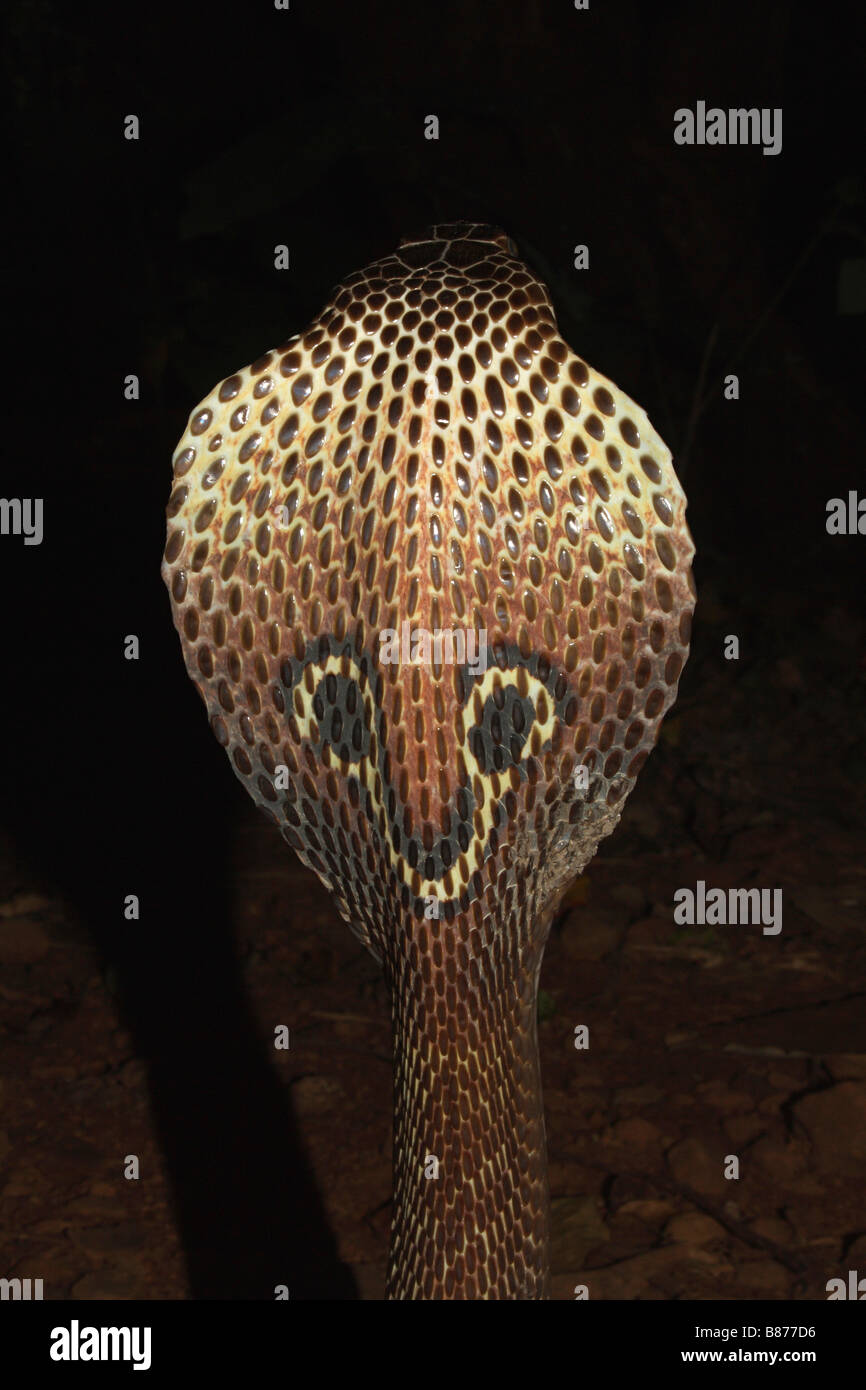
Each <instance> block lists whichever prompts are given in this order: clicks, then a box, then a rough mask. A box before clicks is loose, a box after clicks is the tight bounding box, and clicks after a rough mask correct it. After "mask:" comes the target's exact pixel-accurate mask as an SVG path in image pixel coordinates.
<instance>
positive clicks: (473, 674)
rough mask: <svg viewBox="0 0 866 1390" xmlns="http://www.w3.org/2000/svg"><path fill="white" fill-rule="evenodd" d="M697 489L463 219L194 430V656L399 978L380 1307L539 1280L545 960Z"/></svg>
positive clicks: (684, 646)
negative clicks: (387, 1232) (539, 1018)
mask: <svg viewBox="0 0 866 1390" xmlns="http://www.w3.org/2000/svg"><path fill="white" fill-rule="evenodd" d="M685 507H686V501H685V497H684V494H683V491H682V489H681V487H680V485H679V483H678V481H677V478H676V476H675V474H674V471H673V468H672V465H671V456H670V453H669V451H668V449H667V448H666V447H665V445H664V444H663V443H662V441H661V439H660V438H659V436H658V434H657V433H656V431H655V430H654V429H653V427H652V425H651V424H650V422H649V420H648V418H647V416H646V415H645V413H644V412H643V411H642V410H641V409H640V408H639V407H638V406H637V405H635V404H634V402H633V401H632V400H630V399H629V397H628V396H626V395H625V394H624V393H623V392H622V391H621V390H619V388H618V387H616V386H615V385H614V383H613V382H611V381H609V380H608V379H607V378H605V377H603V376H601V375H599V373H598V372H595V371H593V370H592V368H590V367H589V366H588V365H587V364H586V363H585V362H584V361H582V360H581V359H580V358H579V357H577V356H576V355H575V354H574V353H573V352H572V351H571V349H570V348H569V347H568V346H567V344H566V343H565V342H564V341H563V339H562V337H561V336H560V334H559V332H558V330H557V325H556V319H555V317H554V312H553V308H552V306H551V301H550V296H549V293H548V290H547V287H546V286H545V285H544V284H543V283H542V282H541V281H540V280H539V279H538V278H537V276H536V275H534V274H533V273H532V271H531V270H530V269H529V268H528V267H527V266H526V265H525V264H524V263H523V262H522V260H521V259H520V258H519V256H518V254H517V248H516V246H515V244H514V242H513V241H512V240H511V239H510V238H509V237H508V236H506V235H505V234H504V233H503V232H501V231H499V230H498V229H497V228H495V227H491V226H487V225H482V224H478V223H453V224H445V225H438V226H435V227H433V228H431V229H429V231H428V232H427V233H426V234H425V235H424V236H422V237H420V238H405V239H404V240H403V241H402V242H401V243H400V245H399V247H398V249H397V250H396V251H395V252H393V253H392V254H390V255H388V256H386V257H385V258H384V259H381V260H378V261H376V262H374V263H373V264H372V265H370V266H368V267H367V268H366V269H365V270H362V271H359V272H357V273H355V274H353V275H350V276H349V278H348V279H346V280H344V281H343V282H342V284H341V285H340V286H338V287H337V289H336V290H335V291H334V293H333V295H332V297H331V299H330V300H329V302H328V303H327V304H326V306H325V308H324V309H323V310H322V312H321V313H320V314H319V315H318V317H317V318H315V319H314V320H313V322H312V324H311V325H310V326H309V328H308V329H307V330H306V331H305V332H304V333H302V334H297V335H295V336H294V337H291V338H289V339H288V340H287V341H286V342H285V343H283V345H282V346H281V347H279V348H276V349H275V350H273V351H270V352H266V353H265V354H264V356H262V357H260V358H258V360H257V361H255V362H253V363H252V365H251V366H249V367H246V368H244V369H243V370H242V371H239V372H237V373H235V374H234V375H232V376H229V377H227V378H226V379H225V380H224V381H223V382H221V383H220V384H219V385H218V386H216V387H214V389H213V391H212V392H211V393H210V395H209V396H207V397H206V398H205V400H203V401H202V402H201V404H200V405H199V406H197V408H196V409H195V410H194V411H193V413H192V415H191V416H190V419H189V424H188V427H187V430H186V432H185V434H184V435H183V437H182V439H181V440H180V444H179V446H178V450H177V453H176V456H175V459H174V485H173V491H172V493H171V498H170V501H169V504H168V538H167V544H166V547H165V552H164V563H163V567H162V573H163V578H164V580H165V582H166V584H167V585H168V588H169V592H170V595H171V600H172V607H173V616H174V622H175V625H176V627H177V630H178V632H179V634H180V639H181V644H182V648H183V655H184V658H185V661H186V666H187V670H188V672H189V675H190V676H191V677H192V679H193V681H194V682H195V684H196V686H197V687H198V690H199V693H200V694H201V696H202V698H203V700H204V702H205V705H206V707H207V711H208V714H209V716H210V723H211V727H212V729H213V732H214V734H215V735H216V738H217V740H218V741H219V743H220V744H222V746H223V747H224V748H225V750H226V752H227V753H228V756H229V758H230V760H231V763H232V767H233V769H234V771H235V773H236V774H237V776H238V777H239V778H240V780H241V782H242V783H243V785H244V786H245V787H246V789H247V791H248V792H249V793H250V795H251V796H252V798H253V800H254V801H255V802H256V803H257V804H258V805H259V806H260V807H261V808H262V810H264V811H265V812H266V813H267V814H268V815H269V816H270V818H271V819H272V820H273V821H274V822H275V823H276V824H277V825H278V826H279V827H280V830H281V832H282V835H283V836H284V838H285V839H286V840H287V841H288V843H289V844H290V845H291V846H292V848H293V849H294V850H295V851H296V853H297V854H298V855H299V857H300V858H301V860H302V861H303V862H304V863H305V864H306V865H308V866H309V867H310V868H312V869H314V870H315V872H316V873H317V874H318V876H319V878H320V879H321V881H322V882H323V883H324V885H325V886H326V888H327V889H329V890H330V892H331V894H332V895H333V899H334V901H335V903H336V905H337V907H338V909H339V911H340V913H341V914H342V916H343V917H344V918H345V919H346V921H347V922H348V923H349V925H350V926H351V928H352V930H353V931H354V933H355V935H356V936H357V937H358V938H360V940H361V941H362V942H363V944H364V945H365V946H366V947H367V949H368V950H370V951H371V952H372V953H373V954H374V956H375V957H376V958H377V960H378V961H379V962H380V963H381V964H382V966H383V968H384V971H385V976H386V979H387V983H388V986H389V990H390V995H391V1000H392V1020H393V1039H394V1059H395V1069H394V1205H393V1217H392V1226H391V1243H390V1256H389V1265H388V1280H387V1296H388V1297H389V1298H392V1299H540V1298H546V1297H549V1236H548V1230H549V1215H548V1209H549V1200H548V1192H547V1172H546V1145H545V1134H544V1114H543V1109H542V1099H541V1082H540V1072H539V1062H538V1046H537V1035H536V996H537V987H538V977H539V971H540V968H541V960H542V954H543V951H544V946H545V943H546V940H547V937H548V934H549V929H550V924H551V920H552V917H553V914H554V912H555V909H556V907H557V904H558V903H559V902H560V900H561V898H562V897H563V895H564V893H565V891H566V890H567V888H568V886H569V885H570V883H571V882H572V880H573V879H574V878H575V876H576V875H577V874H579V873H580V872H581V871H582V870H583V869H584V867H585V865H586V864H587V862H588V860H589V859H591V857H592V856H593V854H594V853H595V851H596V849H597V847H598V844H599V841H600V840H601V839H602V838H603V837H604V836H605V835H608V834H609V833H610V832H611V831H612V830H613V828H614V827H615V826H616V824H617V822H618V821H619V818H620V815H621V813H622V808H623V803H624V801H625V798H626V797H627V796H628V794H629V792H630V791H631V789H632V787H633V786H634V783H635V778H636V777H637V775H638V772H639V770H640V768H641V767H642V765H643V764H644V762H645V761H646V758H647V756H648V754H649V752H650V750H651V748H652V746H653V744H654V743H655V740H656V737H657V735H658V730H659V725H660V722H661V720H662V718H663V716H664V714H665V713H666V711H667V710H668V709H669V708H670V706H671V705H672V704H673V702H674V700H675V698H676V691H677V683H678V679H679V676H680V672H681V670H682V667H683V663H684V662H685V660H686V658H687V656H688V649H689V639H690V628H691V616H692V611H693V607H694V594H695V590H694V585H693V582H692V576H691V561H692V556H693V554H694V546H693V544H692V539H691V536H690V534H689V531H688V527H687V525H686V521H685Z"/></svg>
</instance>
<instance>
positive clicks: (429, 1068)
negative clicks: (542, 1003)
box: [386, 923, 549, 1300]
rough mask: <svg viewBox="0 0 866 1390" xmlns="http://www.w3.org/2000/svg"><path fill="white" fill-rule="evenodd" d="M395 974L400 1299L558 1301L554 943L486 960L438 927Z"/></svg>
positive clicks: (393, 964) (395, 1247)
mask: <svg viewBox="0 0 866 1390" xmlns="http://www.w3.org/2000/svg"><path fill="white" fill-rule="evenodd" d="M424 927H425V928H430V929H432V932H431V934H432V936H433V940H432V942H431V943H430V946H431V949H429V950H427V951H419V950H418V949H417V943H415V942H411V943H408V945H407V947H406V949H404V950H403V951H402V952H401V953H400V954H399V956H397V958H396V959H395V958H392V959H391V960H390V961H387V962H386V973H387V975H388V978H389V984H390V987H391V996H392V1019H393V1029H394V1055H395V1058H396V1066H395V1076H394V1214H393V1220H392V1227H391V1248H390V1257H389V1264H388V1292H387V1296H388V1298H390V1299H449V1300H450V1299H541V1298H545V1297H547V1278H548V1275H547V1270H548V1255H549V1251H548V1244H549V1236H548V1207H549V1202H548V1192H547V1178H546V1171H547V1161H546V1143H545V1134H544V1111H543V1106H542V1098H541V1077H540V1069H539V1061H538V1041H537V1033H536V994H537V982H538V973H539V969H540V965H541V955H542V952H543V942H542V943H541V944H540V945H539V944H538V943H536V944H535V945H534V946H533V948H532V950H531V953H529V952H525V953H524V954H528V955H530V958H529V959H516V960H513V961H509V960H508V959H507V958H506V954H507V953H506V952H505V951H503V952H501V953H500V952H499V951H498V949H497V941H499V942H501V940H502V938H496V937H494V938H493V940H492V943H488V945H487V946H486V947H485V948H483V949H481V950H480V951H479V952H478V954H477V955H474V954H472V938H473V937H476V938H477V935H478V934H477V932H476V933H472V934H471V935H470V936H469V939H468V940H467V933H466V931H465V930H464V931H461V930H460V926H459V923H451V924H446V923H425V924H424Z"/></svg>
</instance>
